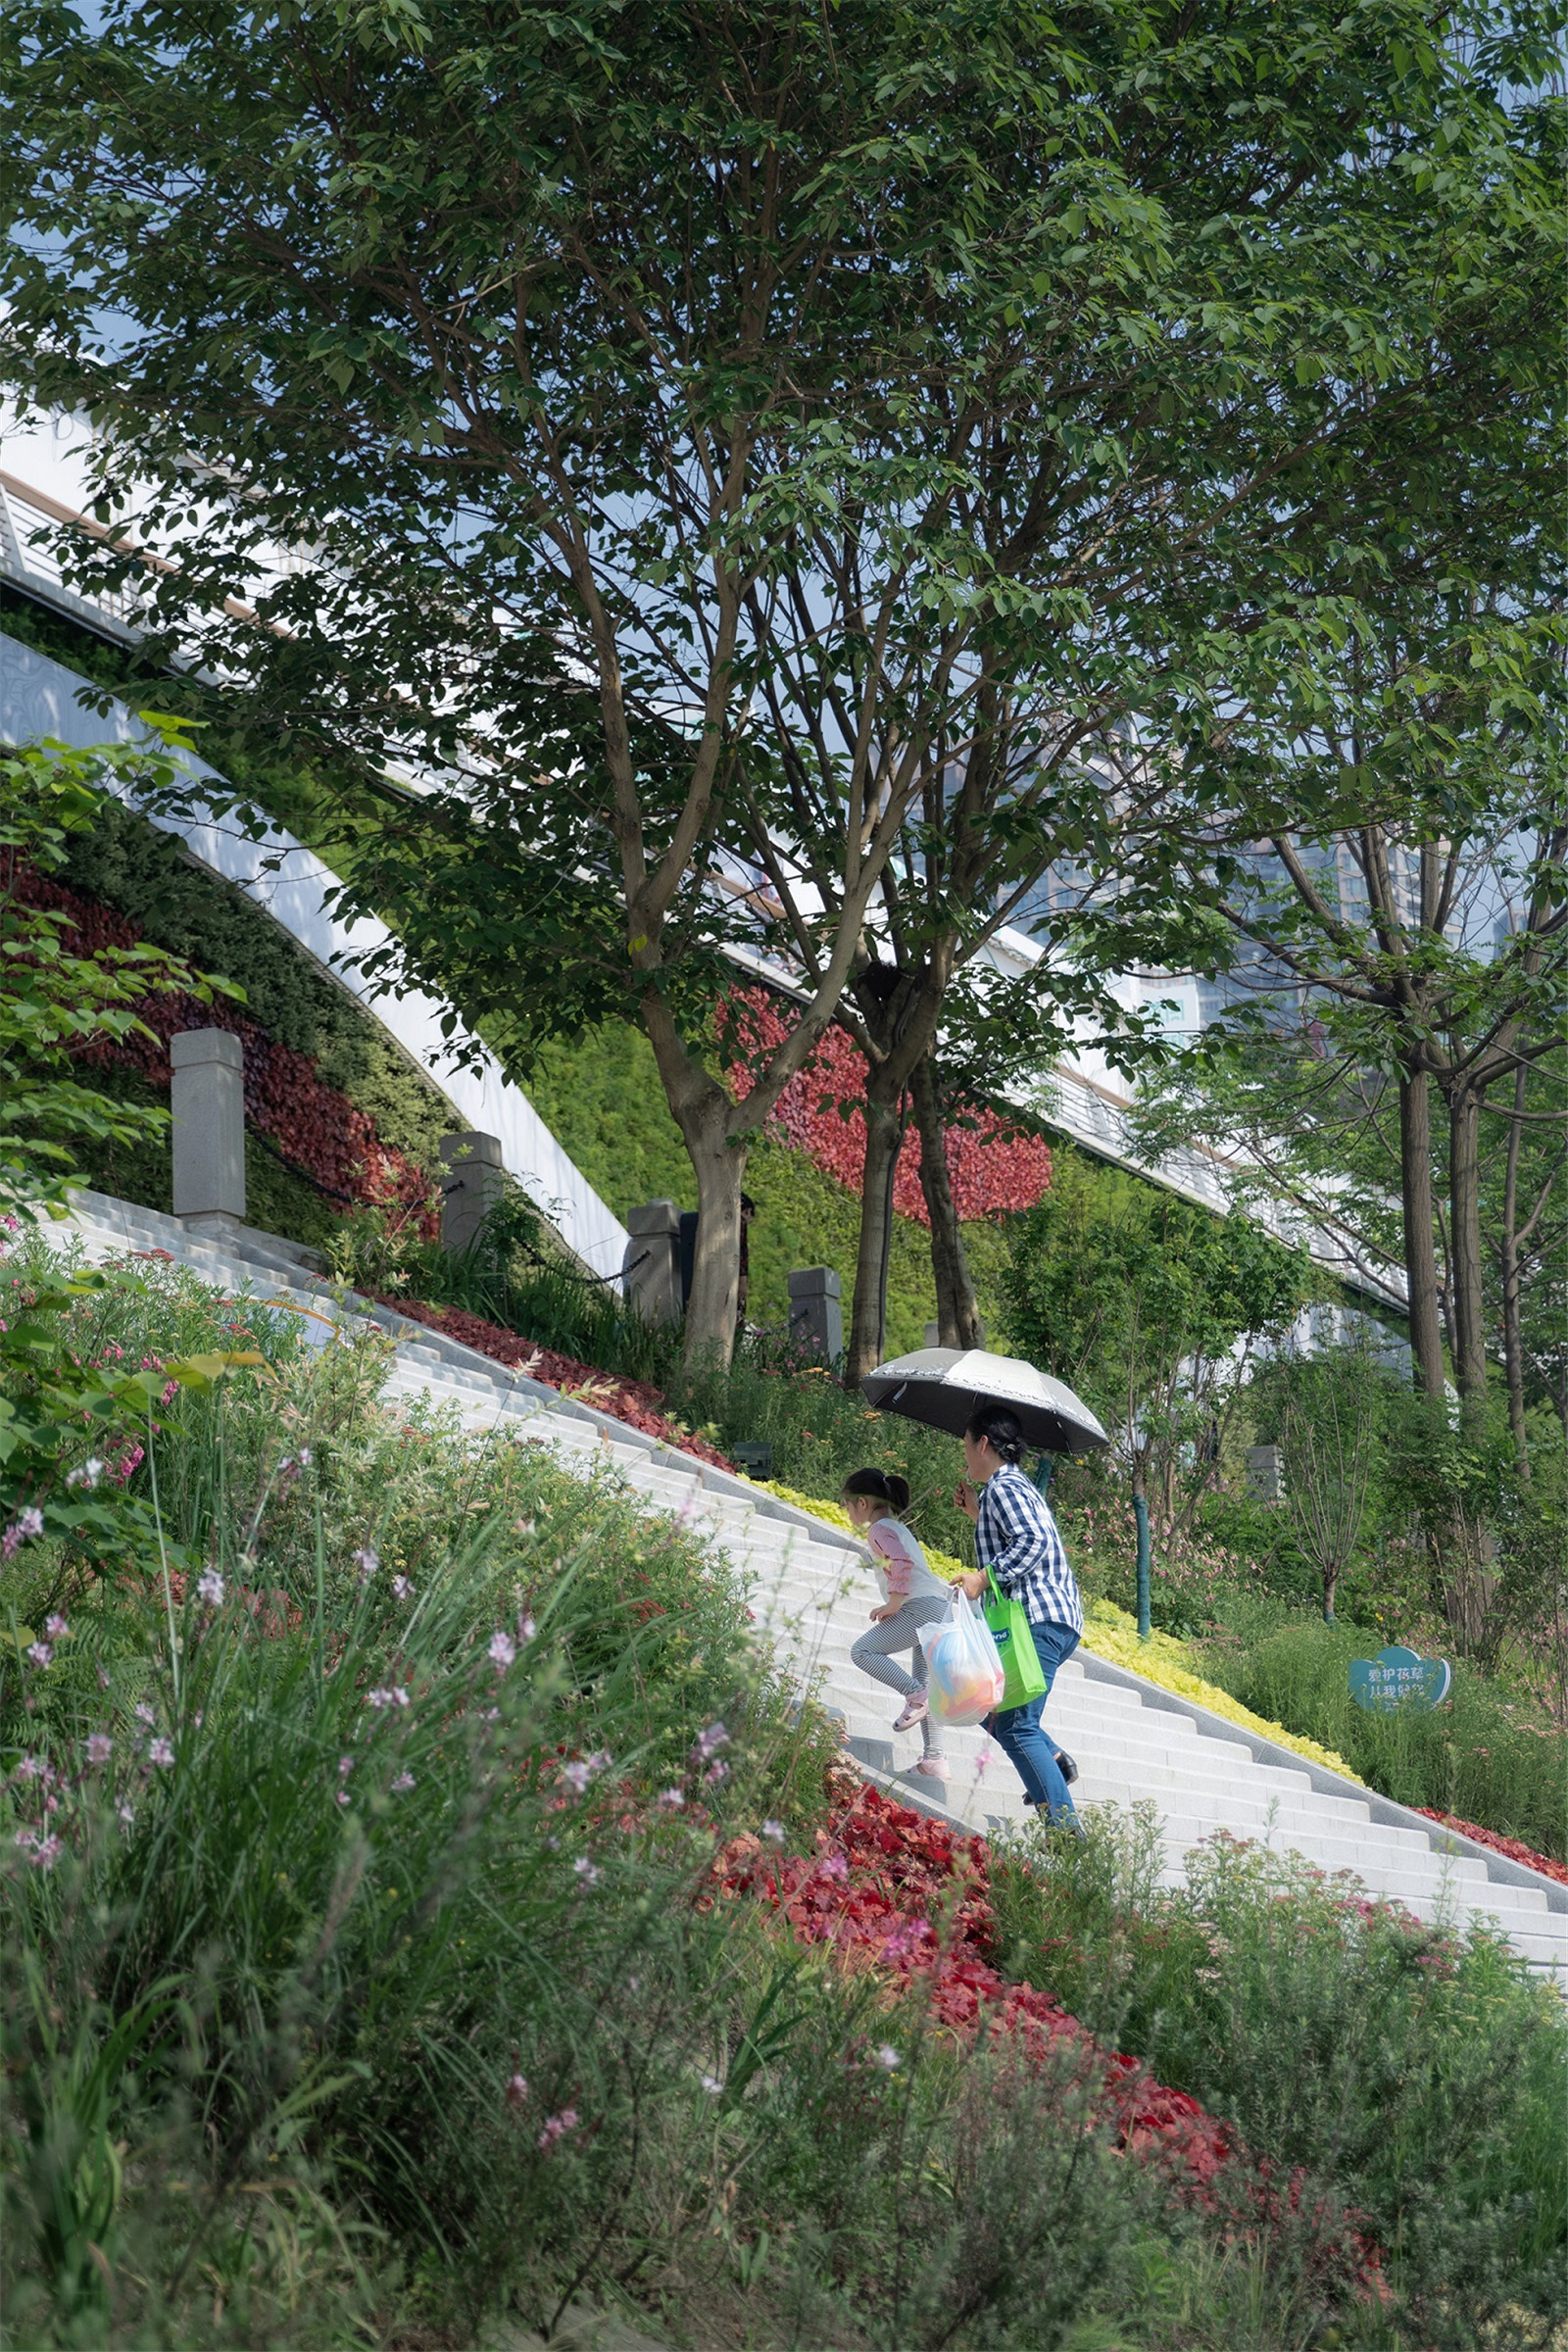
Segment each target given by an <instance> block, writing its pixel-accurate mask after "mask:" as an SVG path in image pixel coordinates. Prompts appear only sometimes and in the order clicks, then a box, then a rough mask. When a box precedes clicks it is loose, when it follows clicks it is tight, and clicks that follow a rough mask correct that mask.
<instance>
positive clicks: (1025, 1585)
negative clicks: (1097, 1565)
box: [974, 1462, 1084, 1634]
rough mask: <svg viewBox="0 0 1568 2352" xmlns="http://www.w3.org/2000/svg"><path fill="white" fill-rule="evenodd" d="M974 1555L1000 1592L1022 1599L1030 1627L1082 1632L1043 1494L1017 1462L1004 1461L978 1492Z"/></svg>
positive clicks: (1078, 1601) (1074, 1584) (1077, 1598)
mask: <svg viewBox="0 0 1568 2352" xmlns="http://www.w3.org/2000/svg"><path fill="white" fill-rule="evenodd" d="M974 1550H975V1557H976V1559H977V1560H978V1561H979V1563H980V1565H981V1567H982V1568H989V1569H990V1571H991V1573H992V1575H993V1576H994V1577H995V1579H996V1581H997V1583H998V1584H999V1585H1000V1586H1001V1588H1002V1590H1003V1592H1004V1593H1009V1594H1010V1595H1011V1597H1012V1598H1013V1599H1014V1600H1021V1601H1022V1603H1023V1608H1024V1615H1025V1616H1026V1617H1027V1618H1028V1620H1029V1622H1030V1624H1031V1625H1067V1626H1071V1628H1072V1630H1073V1632H1074V1633H1075V1634H1081V1633H1082V1632H1083V1630H1084V1604H1083V1598H1082V1595H1081V1594H1080V1593H1079V1591H1078V1581H1077V1579H1076V1577H1075V1576H1074V1575H1073V1572H1072V1570H1071V1569H1070V1568H1069V1567H1068V1565H1067V1554H1066V1552H1065V1550H1064V1549H1063V1548H1062V1542H1061V1536H1060V1534H1059V1532H1058V1530H1057V1527H1056V1522H1055V1520H1054V1518H1053V1517H1052V1515H1051V1510H1050V1506H1049V1505H1048V1503H1047V1501H1046V1498H1045V1496H1044V1495H1042V1494H1041V1493H1040V1491H1039V1489H1038V1488H1037V1487H1036V1486H1035V1485H1034V1484H1033V1482H1032V1481H1031V1480H1030V1479H1029V1478H1027V1477H1026V1476H1025V1474H1024V1472H1023V1471H1022V1470H1020V1469H1019V1467H1018V1465H1017V1463H1016V1462H1004V1463H1003V1465H1002V1468H1001V1469H1000V1470H996V1471H993V1473H992V1475H991V1476H990V1477H989V1478H988V1479H987V1480H986V1483H985V1485H984V1486H983V1487H982V1488H981V1490H980V1516H979V1518H978V1519H977V1520H976V1522H975V1531H974Z"/></svg>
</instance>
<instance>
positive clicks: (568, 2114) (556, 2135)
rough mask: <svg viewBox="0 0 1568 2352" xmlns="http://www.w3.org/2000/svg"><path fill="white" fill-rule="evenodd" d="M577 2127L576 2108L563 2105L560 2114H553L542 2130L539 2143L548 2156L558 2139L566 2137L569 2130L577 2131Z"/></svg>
mask: <svg viewBox="0 0 1568 2352" xmlns="http://www.w3.org/2000/svg"><path fill="white" fill-rule="evenodd" d="M576 2129H577V2110H576V2108H575V2107H563V2109H562V2110H561V2113H560V2114H559V2115H553V2116H551V2118H550V2119H549V2121H548V2122H547V2124H546V2125H545V2128H544V2130H543V2131H541V2132H540V2134H539V2145H540V2147H541V2148H542V2149H543V2150H544V2152H545V2154H546V2155H547V2156H548V2155H549V2153H550V2151H551V2149H552V2148H553V2147H554V2146H555V2144H556V2142H557V2140H558V2139H564V2137H565V2135H566V2133H567V2132H568V2131H576Z"/></svg>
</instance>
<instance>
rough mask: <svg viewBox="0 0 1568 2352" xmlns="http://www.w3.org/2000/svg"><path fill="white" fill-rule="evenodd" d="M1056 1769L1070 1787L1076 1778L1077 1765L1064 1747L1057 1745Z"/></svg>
mask: <svg viewBox="0 0 1568 2352" xmlns="http://www.w3.org/2000/svg"><path fill="white" fill-rule="evenodd" d="M1056 1770H1057V1771H1058V1772H1059V1773H1060V1775H1061V1777H1062V1779H1063V1780H1064V1781H1065V1782H1066V1784H1067V1786H1068V1788H1069V1789H1070V1788H1071V1787H1072V1785H1073V1783H1074V1781H1075V1780H1076V1779H1077V1778H1078V1767H1077V1765H1076V1764H1075V1763H1074V1762H1073V1760H1072V1758H1071V1756H1069V1755H1068V1753H1067V1750H1066V1749H1065V1748H1064V1747H1058V1748H1057V1750H1056Z"/></svg>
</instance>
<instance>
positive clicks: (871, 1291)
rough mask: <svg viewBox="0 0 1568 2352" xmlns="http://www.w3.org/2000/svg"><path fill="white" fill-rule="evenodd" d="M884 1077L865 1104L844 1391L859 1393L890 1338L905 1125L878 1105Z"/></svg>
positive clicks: (890, 1106) (892, 1110)
mask: <svg viewBox="0 0 1568 2352" xmlns="http://www.w3.org/2000/svg"><path fill="white" fill-rule="evenodd" d="M881 1075H882V1073H881V1071H873V1073H872V1078H871V1086H870V1088H868V1090H867V1093H866V1103H865V1161H864V1170H863V1175H862V1178H861V1186H860V1240H859V1247H858V1250H857V1253H856V1260H855V1302H854V1305H853V1307H852V1308H851V1312H850V1341H849V1349H848V1362H847V1364H846V1366H845V1374H844V1378H845V1385H846V1387H848V1388H855V1387H856V1386H858V1383H859V1382H860V1381H862V1380H863V1379H864V1378H865V1375H866V1374H867V1372H869V1371H871V1370H872V1369H873V1367H874V1366H875V1365H877V1364H879V1363H880V1362H881V1361H882V1357H883V1353H884V1345H883V1343H884V1341H885V1339H886V1337H887V1311H888V1254H889V1251H890V1250H891V1249H892V1247H893V1185H894V1180H895V1178H896V1177H897V1175H898V1172H899V1151H900V1148H901V1146H902V1145H903V1142H904V1121H903V1118H902V1117H901V1116H900V1114H899V1110H898V1107H897V1105H896V1104H895V1103H887V1102H885V1101H882V1100H879V1097H880V1096H881V1095H882V1094H884V1093H885V1091H886V1090H885V1089H884V1088H881V1087H878V1085H877V1081H878V1079H879V1078H880V1077H881Z"/></svg>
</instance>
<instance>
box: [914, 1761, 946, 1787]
mask: <svg viewBox="0 0 1568 2352" xmlns="http://www.w3.org/2000/svg"><path fill="white" fill-rule="evenodd" d="M914 1769H915V1771H916V1772H923V1773H924V1774H925V1777H926V1779H927V1780H928V1781H945V1780H946V1779H947V1777H948V1759H947V1757H946V1756H922V1757H921V1758H920V1761H919V1763H918V1764H916V1766H915V1768H914Z"/></svg>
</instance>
